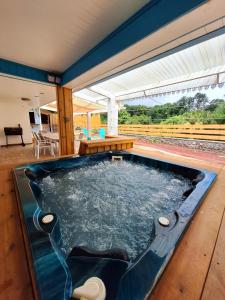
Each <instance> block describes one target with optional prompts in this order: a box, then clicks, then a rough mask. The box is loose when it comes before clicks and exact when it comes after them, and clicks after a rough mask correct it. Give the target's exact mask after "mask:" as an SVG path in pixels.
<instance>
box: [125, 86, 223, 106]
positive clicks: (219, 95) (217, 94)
mask: <svg viewBox="0 0 225 300" xmlns="http://www.w3.org/2000/svg"><path fill="white" fill-rule="evenodd" d="M198 92H200V93H203V94H206V95H207V96H208V98H209V100H213V99H224V100H225V85H224V86H223V87H222V88H219V87H216V88H214V89H212V88H209V89H208V90H204V89H203V90H201V91H198V90H195V91H191V92H185V93H178V94H174V95H166V96H162V97H154V98H151V97H149V98H144V99H136V100H128V101H124V102H123V104H129V105H146V106H154V105H159V104H165V103H168V102H170V103H173V102H176V101H178V100H179V99H180V98H181V97H183V96H187V97H193V96H194V95H195V94H196V93H198Z"/></svg>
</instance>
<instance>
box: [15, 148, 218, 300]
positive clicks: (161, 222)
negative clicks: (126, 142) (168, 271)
mask: <svg viewBox="0 0 225 300" xmlns="http://www.w3.org/2000/svg"><path fill="white" fill-rule="evenodd" d="M14 175H15V176H14V177H15V181H16V186H17V196H18V203H19V207H20V213H21V219H22V223H23V229H24V230H23V231H24V238H25V244H26V248H27V252H28V258H29V264H30V268H31V274H32V278H33V285H34V290H35V292H36V294H37V295H38V297H39V298H40V299H42V300H50V299H54V300H62V299H65V300H66V299H70V297H71V295H72V291H73V289H74V288H76V287H79V286H80V285H82V284H83V283H84V282H85V281H86V280H87V279H88V278H90V277H93V276H96V277H99V278H100V279H102V281H103V282H104V284H105V286H106V294H107V299H119V300H129V299H135V300H138V299H140V300H142V299H144V298H145V297H146V295H148V294H150V293H151V291H152V289H153V287H154V285H155V284H156V282H157V280H158V278H159V277H160V275H161V274H162V272H163V270H164V268H165V266H166V265H167V263H168V261H169V259H170V257H171V256H172V255H173V253H174V251H175V249H176V247H177V244H178V242H179V240H180V239H181V237H182V235H183V234H184V232H185V230H186V229H187V227H188V225H189V223H190V220H191V219H192V217H193V215H194V214H195V212H196V211H197V209H198V207H199V205H200V204H201V202H202V200H203V198H204V196H205V195H206V193H207V191H208V190H209V188H210V186H211V185H212V183H213V181H214V180H215V178H216V174H215V173H213V172H209V171H207V170H199V169H193V168H189V167H187V166H182V165H177V164H174V163H170V162H167V161H161V160H155V159H152V158H149V157H145V156H140V155H136V154H132V153H126V152H114V153H112V152H111V153H110V152H108V153H99V154H95V155H92V156H83V157H70V158H63V159H57V160H51V161H48V162H42V163H34V164H29V165H25V166H22V167H18V168H16V169H15V170H14Z"/></svg>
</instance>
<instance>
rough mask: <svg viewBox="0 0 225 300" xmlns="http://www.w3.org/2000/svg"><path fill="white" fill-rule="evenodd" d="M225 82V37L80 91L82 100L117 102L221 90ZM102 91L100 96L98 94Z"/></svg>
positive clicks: (216, 38) (222, 36)
mask: <svg viewBox="0 0 225 300" xmlns="http://www.w3.org/2000/svg"><path fill="white" fill-rule="evenodd" d="M224 82H225V34H224V35H221V36H218V37H215V38H213V39H211V40H208V41H205V42H203V43H201V44H198V45H195V46H192V47H190V48H187V49H185V50H182V51H180V52H177V53H174V54H172V55H170V56H167V57H164V58H162V59H159V60H157V61H154V62H150V63H149V64H146V65H144V66H141V67H138V68H136V69H133V70H131V71H129V72H127V73H124V74H121V75H119V76H115V77H114V78H111V79H109V80H106V81H104V82H101V83H99V84H97V85H94V86H92V87H91V88H90V89H83V90H81V91H80V92H79V95H80V96H82V97H84V98H85V97H88V98H91V97H92V98H93V99H95V100H99V99H104V98H105V97H104V96H103V95H104V91H105V92H106V93H105V95H107V94H108V93H110V94H113V95H115V96H116V98H117V99H118V100H128V99H133V98H139V97H144V96H153V95H155V96H157V95H161V94H165V93H174V92H179V91H183V92H184V91H186V90H193V89H197V88H199V89H202V88H208V87H209V86H212V87H215V86H216V85H218V86H220V87H221V86H222V85H223V83H224ZM98 91H101V92H98Z"/></svg>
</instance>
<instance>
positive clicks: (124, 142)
mask: <svg viewBox="0 0 225 300" xmlns="http://www.w3.org/2000/svg"><path fill="white" fill-rule="evenodd" d="M134 141H135V139H134V138H131V137H123V136H120V137H109V136H107V137H106V139H101V140H91V141H81V142H80V149H79V155H87V154H94V153H98V152H106V151H113V150H114V151H115V150H126V149H130V148H133V145H134Z"/></svg>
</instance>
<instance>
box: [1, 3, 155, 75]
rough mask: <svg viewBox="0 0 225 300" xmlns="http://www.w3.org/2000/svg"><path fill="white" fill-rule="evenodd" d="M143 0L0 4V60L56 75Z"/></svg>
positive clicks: (121, 20) (123, 19)
mask: <svg viewBox="0 0 225 300" xmlns="http://www.w3.org/2000/svg"><path fill="white" fill-rule="evenodd" d="M147 2H149V1H148V0H122V1H121V0H65V1H62V0H41V1H36V0H35V1H33V0H18V1H15V0H7V1H3V0H2V1H0V42H1V47H0V57H1V58H4V59H7V60H11V61H15V62H18V63H22V64H25V65H28V66H33V67H37V68H40V69H43V70H48V71H54V72H62V71H64V70H65V69H66V68H68V67H69V66H70V65H71V64H72V63H73V62H75V61H76V60H78V59H79V58H80V57H81V56H83V55H84V54H85V53H87V52H88V51H89V50H90V49H92V48H93V47H94V46H96V45H97V44H98V43H99V42H100V41H101V40H103V39H104V38H105V37H106V36H108V35H109V34H110V33H111V32H112V31H114V30H115V29H116V28H117V27H118V26H119V25H121V24H122V23H123V22H124V21H125V20H127V19H128V18H129V17H130V16H132V15H133V14H134V13H135V12H136V11H138V10H139V9H140V8H141V7H142V6H144V5H145V4H146V3H147Z"/></svg>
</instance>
